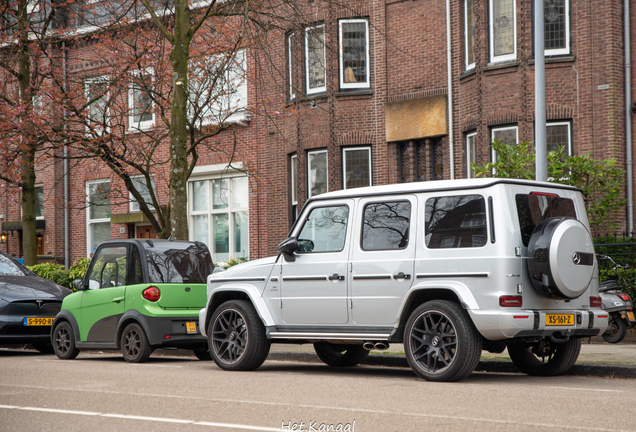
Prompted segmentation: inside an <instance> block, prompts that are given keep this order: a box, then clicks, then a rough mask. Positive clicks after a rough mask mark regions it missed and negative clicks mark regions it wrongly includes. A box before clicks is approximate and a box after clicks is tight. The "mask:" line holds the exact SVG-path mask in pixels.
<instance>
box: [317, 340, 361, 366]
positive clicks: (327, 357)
mask: <svg viewBox="0 0 636 432" xmlns="http://www.w3.org/2000/svg"><path fill="white" fill-rule="evenodd" d="M314 349H315V350H316V354H317V355H318V357H319V358H320V360H322V361H323V363H325V364H328V365H329V366H334V367H350V366H355V365H357V364H359V363H360V362H362V360H364V359H365V358H366V357H367V356H368V355H369V350H366V349H364V347H363V346H362V345H339V344H330V343H327V342H320V343H315V344H314Z"/></svg>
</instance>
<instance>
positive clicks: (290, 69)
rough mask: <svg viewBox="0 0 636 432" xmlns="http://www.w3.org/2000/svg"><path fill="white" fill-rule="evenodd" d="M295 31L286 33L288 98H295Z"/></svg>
mask: <svg viewBox="0 0 636 432" xmlns="http://www.w3.org/2000/svg"><path fill="white" fill-rule="evenodd" d="M295 35H296V34H295V33H289V34H288V35H287V74H288V78H289V100H294V99H295V98H296V91H295V90H294V61H293V55H294V50H293V48H294V36H295Z"/></svg>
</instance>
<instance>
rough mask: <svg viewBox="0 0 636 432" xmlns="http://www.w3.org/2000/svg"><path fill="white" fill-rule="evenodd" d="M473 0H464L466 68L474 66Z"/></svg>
mask: <svg viewBox="0 0 636 432" xmlns="http://www.w3.org/2000/svg"><path fill="white" fill-rule="evenodd" d="M474 7H475V0H465V1H464V51H465V52H464V54H465V57H466V58H465V63H466V70H470V69H474V68H475V9H474Z"/></svg>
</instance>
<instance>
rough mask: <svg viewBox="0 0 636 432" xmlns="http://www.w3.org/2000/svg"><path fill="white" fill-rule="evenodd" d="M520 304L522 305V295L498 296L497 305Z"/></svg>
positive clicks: (518, 305)
mask: <svg viewBox="0 0 636 432" xmlns="http://www.w3.org/2000/svg"><path fill="white" fill-rule="evenodd" d="M522 305H523V297H521V296H501V297H499V306H501V307H521V306H522Z"/></svg>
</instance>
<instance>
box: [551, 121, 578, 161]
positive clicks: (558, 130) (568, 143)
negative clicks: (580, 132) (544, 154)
mask: <svg viewBox="0 0 636 432" xmlns="http://www.w3.org/2000/svg"><path fill="white" fill-rule="evenodd" d="M570 127H571V124H570V122H551V123H548V124H546V132H547V134H546V143H547V147H548V153H549V152H551V151H555V150H558V148H559V147H565V151H566V153H567V154H569V155H570V156H571V155H572V133H571V128H570Z"/></svg>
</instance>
